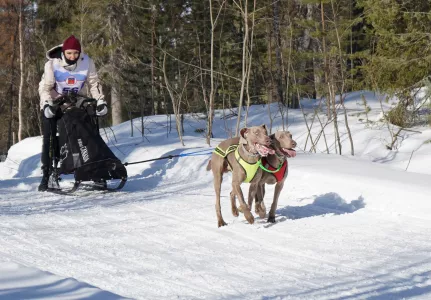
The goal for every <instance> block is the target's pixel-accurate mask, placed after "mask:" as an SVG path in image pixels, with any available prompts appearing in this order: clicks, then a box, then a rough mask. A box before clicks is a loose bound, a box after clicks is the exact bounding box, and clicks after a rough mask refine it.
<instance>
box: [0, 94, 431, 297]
mask: <svg viewBox="0 0 431 300" xmlns="http://www.w3.org/2000/svg"><path fill="white" fill-rule="evenodd" d="M361 94H363V95H364V96H365V97H366V99H367V102H368V105H369V106H370V107H371V111H370V112H369V113H368V119H369V120H370V121H373V122H372V123H371V122H370V123H366V122H365V120H366V117H365V115H364V107H363V105H362V100H361ZM379 97H381V95H376V94H374V93H371V92H360V91H359V92H355V93H351V94H349V95H348V97H347V98H346V107H347V111H348V119H349V125H350V129H351V131H352V134H353V139H354V146H355V148H354V151H355V156H351V155H350V144H349V140H348V137H347V136H346V135H345V131H346V130H345V127H344V116H343V115H340V117H339V122H340V129H341V133H342V145H343V155H337V154H335V150H334V135H333V126H332V125H328V126H327V127H326V129H325V133H326V140H327V142H328V147H329V148H330V152H331V153H332V154H326V146H325V143H324V140H323V137H322V138H321V139H320V140H319V142H318V147H317V151H316V153H310V152H309V149H310V141H309V140H308V142H307V149H306V151H304V145H305V143H306V140H307V130H306V125H305V122H304V119H303V117H302V113H301V110H300V109H298V110H290V111H289V130H290V131H291V132H292V134H293V137H294V139H295V140H296V141H297V142H298V148H297V153H298V155H297V157H295V158H293V159H290V160H289V176H288V178H287V181H286V184H285V187H284V189H283V191H282V193H281V196H280V199H279V202H278V208H277V211H276V221H277V222H276V223H275V224H271V223H267V222H266V219H260V218H259V217H258V216H257V215H255V224H253V225H250V224H248V223H247V222H246V220H245V219H244V217H243V215H240V216H239V217H238V218H235V217H233V216H232V214H231V212H230V201H229V191H230V179H231V176H230V175H229V174H227V175H225V177H224V181H223V185H222V213H223V217H224V219H225V221H226V222H227V223H228V226H224V227H221V228H218V227H217V219H216V214H215V209H214V204H215V194H214V190H213V185H212V174H211V172H207V171H206V165H207V162H208V159H209V155H198V156H185V157H180V158H174V159H172V160H167V159H166V160H157V161H152V162H146V163H142V164H135V165H130V166H128V167H127V170H128V173H129V180H128V182H127V184H126V186H125V187H124V189H123V190H121V191H119V192H116V193H103V192H90V191H86V190H83V191H80V192H79V193H78V194H79V196H61V195H55V194H50V193H39V192H37V186H38V184H39V181H40V176H41V175H40V174H41V173H40V163H39V155H40V149H41V138H40V137H34V138H28V139H25V140H24V141H22V142H21V143H18V144H16V145H14V146H13V147H12V149H11V151H10V153H9V157H8V159H7V160H6V161H5V162H4V163H0V299H49V298H52V299H123V298H134V299H403V298H408V299H430V298H431V239H430V236H429V233H430V227H431V202H430V200H429V199H430V196H429V195H430V194H431V184H430V183H431V143H429V140H430V139H431V129H430V128H429V127H415V128H413V130H412V131H402V132H401V136H400V137H399V138H398V142H397V143H396V145H395V146H396V147H395V148H396V149H394V150H388V149H387V148H386V145H388V144H390V134H389V132H388V129H387V127H386V126H385V125H384V124H383V123H381V122H380V121H379V118H380V117H381V108H380V103H379V101H378V99H379ZM394 101H396V100H394V99H391V102H389V103H383V107H384V109H389V108H390V107H392V105H393V102H394ZM303 105H304V111H305V112H307V116H308V117H307V120H308V121H309V125H310V124H311V119H312V115H313V111H314V109H313V105H314V104H313V103H312V102H311V101H307V100H304V101H303ZM270 109H271V111H272V113H273V117H274V123H273V131H275V130H276V129H281V128H282V126H281V118H280V115H279V114H277V113H276V111H277V106H275V105H274V106H271V107H270ZM267 111H268V107H266V106H253V107H252V108H251V112H250V114H251V117H250V118H249V124H251V125H260V124H262V123H266V124H267V125H269V123H270V122H269V118H268V115H267ZM226 113H229V112H228V111H227V112H226ZM222 115H223V114H222V112H221V111H218V112H217V114H216V118H215V124H214V131H215V136H216V138H215V139H214V140H213V141H212V145H211V146H212V147H214V146H216V145H217V143H218V142H220V141H221V140H223V139H224V138H226V137H227V132H228V131H232V130H234V128H235V123H236V119H228V120H227V121H226V123H225V120H223V119H222V118H221V117H222ZM320 118H321V119H322V120H323V119H324V116H323V115H320ZM172 120H174V119H172ZM145 121H146V122H145V138H142V137H141V136H140V132H139V131H138V130H139V129H140V128H141V127H140V126H141V125H140V119H136V120H134V135H135V136H134V137H130V122H126V123H123V124H121V125H118V126H115V127H113V131H111V130H110V129H106V130H102V131H101V134H102V136H104V138H105V139H106V141H107V142H108V144H109V145H110V146H111V149H112V150H113V151H114V152H115V154H116V155H117V156H118V157H119V158H120V159H121V160H122V161H123V162H126V161H127V162H134V161H141V160H146V159H151V158H157V157H161V156H167V155H175V154H184V153H190V152H194V151H200V150H208V149H212V148H210V147H208V146H207V145H206V144H205V138H204V137H203V136H202V134H201V133H199V132H196V131H195V130H196V129H199V128H204V127H205V120H203V119H201V118H198V117H197V116H196V115H193V116H192V115H190V116H187V117H186V118H185V126H184V127H185V128H184V129H185V136H184V143H185V146H184V147H183V146H182V145H181V143H180V142H179V139H178V136H177V135H176V133H175V130H174V122H172V131H171V132H170V133H169V128H168V127H167V126H168V123H167V122H166V116H154V117H146V118H145ZM317 124H318V122H317V120H316V121H315V123H314V124H313V137H315V136H317V134H318V132H319V131H320V126H318V125H317ZM113 133H115V137H114V134H113ZM427 141H428V142H427ZM201 154H202V153H201ZM71 182H72V177H70V176H65V178H64V180H63V182H62V183H61V184H62V185H63V186H65V187H67V186H69V187H70V186H71ZM242 189H243V192H244V193H245V194H247V192H248V184H243V185H242ZM273 190H274V189H273V186H268V187H267V193H266V195H265V203H266V206H267V208H269V207H270V204H271V202H272V194H273ZM253 213H254V212H253Z"/></svg>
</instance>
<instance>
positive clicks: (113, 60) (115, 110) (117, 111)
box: [108, 5, 123, 125]
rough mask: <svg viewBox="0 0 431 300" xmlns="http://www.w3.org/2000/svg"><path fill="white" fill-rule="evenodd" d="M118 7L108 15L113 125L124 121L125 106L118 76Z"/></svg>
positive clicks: (112, 7)
mask: <svg viewBox="0 0 431 300" xmlns="http://www.w3.org/2000/svg"><path fill="white" fill-rule="evenodd" d="M116 11H117V9H116V8H115V7H114V5H111V8H110V14H109V17H108V22H109V46H110V48H111V50H110V59H109V60H110V61H109V64H110V66H111V113H112V125H117V124H120V123H122V122H123V117H122V115H123V111H122V110H123V107H122V103H121V102H122V101H121V96H120V93H119V90H118V76H117V74H116V72H117V70H116V68H117V66H118V62H117V60H118V59H117V54H116V51H117V46H118V45H116V43H115V42H116V36H117V35H118V34H119V33H118V30H119V29H118V28H117V27H118V26H117V24H116V21H115V18H116V17H117V16H116V15H115V13H116Z"/></svg>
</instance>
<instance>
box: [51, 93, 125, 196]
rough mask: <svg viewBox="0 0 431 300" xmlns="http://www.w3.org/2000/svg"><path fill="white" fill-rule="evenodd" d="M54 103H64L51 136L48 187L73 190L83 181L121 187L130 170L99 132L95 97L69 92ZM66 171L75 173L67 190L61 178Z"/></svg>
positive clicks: (97, 186)
mask: <svg viewBox="0 0 431 300" xmlns="http://www.w3.org/2000/svg"><path fill="white" fill-rule="evenodd" d="M54 104H55V105H58V106H60V107H61V109H62V112H63V116H62V117H61V119H59V120H58V122H57V136H56V137H54V136H52V137H51V140H52V144H51V145H52V148H53V149H52V151H51V153H53V155H52V160H53V161H52V163H51V165H52V170H51V175H50V178H49V182H48V191H50V192H54V193H59V194H72V193H74V192H75V191H76V190H78V188H79V187H80V186H81V183H84V184H85V185H86V186H88V185H89V186H90V187H92V188H94V189H97V190H106V191H117V190H120V189H122V188H123V187H124V185H125V184H126V181H127V170H126V168H125V166H124V165H123V164H122V163H121V161H120V160H119V159H118V158H117V157H116V156H115V155H114V153H113V152H112V151H111V149H109V147H108V146H107V145H106V143H105V142H104V140H103V139H102V137H101V136H100V134H99V124H98V117H97V115H96V100H95V99H91V98H86V97H82V96H79V95H76V94H67V95H64V96H62V97H60V98H58V99H56V101H55V103H54ZM56 147H57V148H56ZM67 174H73V175H74V179H75V182H74V184H73V187H72V188H71V189H68V190H64V189H62V188H61V187H60V184H59V181H61V175H67ZM86 182H90V184H88V183H86Z"/></svg>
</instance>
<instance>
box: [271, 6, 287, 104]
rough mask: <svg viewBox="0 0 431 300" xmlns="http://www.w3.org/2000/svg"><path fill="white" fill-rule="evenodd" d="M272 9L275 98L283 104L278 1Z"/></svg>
mask: <svg viewBox="0 0 431 300" xmlns="http://www.w3.org/2000/svg"><path fill="white" fill-rule="evenodd" d="M272 8H273V19H272V20H273V27H274V40H275V57H276V69H277V71H276V74H277V78H276V83H277V96H278V101H279V102H280V103H282V104H284V97H283V78H282V76H283V74H282V71H281V67H282V59H281V36H280V1H274V2H273V4H272Z"/></svg>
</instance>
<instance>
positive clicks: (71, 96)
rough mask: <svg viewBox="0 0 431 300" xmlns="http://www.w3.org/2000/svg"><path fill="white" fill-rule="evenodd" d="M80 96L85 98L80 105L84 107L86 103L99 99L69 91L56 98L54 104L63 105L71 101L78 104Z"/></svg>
mask: <svg viewBox="0 0 431 300" xmlns="http://www.w3.org/2000/svg"><path fill="white" fill-rule="evenodd" d="M78 98H81V99H83V100H82V102H81V105H80V107H82V106H83V104H84V103H88V104H91V103H93V102H94V103H96V102H97V100H96V99H94V98H88V97H85V96H81V95H78V94H76V93H67V94H64V95H61V96H60V97H58V98H57V99H55V100H54V101H53V104H54V105H63V104H65V103H70V104H73V105H76V103H77V102H78Z"/></svg>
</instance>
